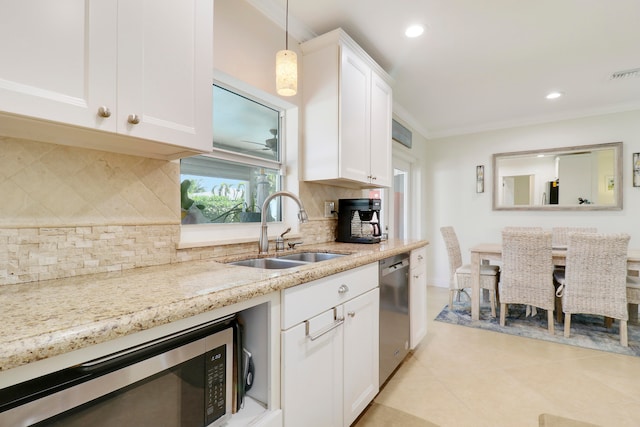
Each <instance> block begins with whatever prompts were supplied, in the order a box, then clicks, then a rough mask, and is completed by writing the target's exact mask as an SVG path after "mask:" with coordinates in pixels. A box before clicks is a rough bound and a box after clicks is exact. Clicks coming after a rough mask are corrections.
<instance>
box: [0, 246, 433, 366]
mask: <svg viewBox="0 0 640 427" xmlns="http://www.w3.org/2000/svg"><path fill="white" fill-rule="evenodd" d="M427 244H428V242H427V241H425V240H411V241H405V240H389V241H385V242H382V243H380V244H372V245H361V244H347V243H323V244H317V245H308V246H303V247H302V248H300V249H299V250H297V251H295V252H309V251H317V252H337V253H344V254H347V255H348V256H344V257H338V258H334V259H332V260H328V261H323V262H318V263H311V264H306V265H303V266H300V267H295V268H290V269H282V270H263V269H259V268H252V267H242V266H232V265H228V264H225V262H229V261H233V260H237V259H241V258H248V257H250V256H256V254H245V255H244V256H235V257H233V258H231V257H227V258H212V259H208V260H201V261H189V262H182V263H175V264H167V265H161V266H154V267H143V268H136V269H131V270H124V271H119V272H114V273H102V274H96V275H86V276H76V277H72V278H66V279H56V280H49V281H42V282H31V283H24V284H18V285H7V286H3V287H2V288H1V289H0V307H2V310H1V312H0V324H2V329H3V332H2V334H1V336H0V371H5V370H8V369H11V368H15V367H19V366H22V365H26V364H29V363H32V362H35V361H39V360H44V359H47V358H51V357H53V356H57V355H61V354H64V353H68V352H71V351H73V350H78V349H81V348H85V347H89V346H92V345H95V344H100V343H104V342H107V341H110V340H113V339H116V338H119V337H123V336H126V335H129V334H133V333H136V332H141V331H145V330H148V329H151V328H154V327H156V326H161V325H166V324H169V323H171V322H175V321H178V320H182V319H186V318H189V317H192V316H196V315H198V314H202V313H206V312H209V311H212V310H215V309H218V308H221V307H225V306H229V305H232V304H236V303H239V302H243V301H246V300H249V299H252V298H255V297H258V296H262V295H266V294H269V293H272V292H276V291H279V290H282V289H285V288H289V287H292V286H296V285H299V284H301V283H306V282H310V281H312V280H316V279H319V278H322V277H325V276H329V275H332V274H335V273H339V272H341V271H345V270H349V269H352V268H356V267H359V266H361V265H365V264H369V263H372V262H377V261H378V260H380V259H382V258H386V257H389V256H393V255H396V254H399V253H403V252H408V251H411V250H413V249H417V248H420V247H423V246H425V245H427ZM287 253H292V252H290V251H287ZM270 256H274V254H273V253H271V254H270Z"/></svg>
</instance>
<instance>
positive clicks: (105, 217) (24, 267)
mask: <svg viewBox="0 0 640 427" xmlns="http://www.w3.org/2000/svg"><path fill="white" fill-rule="evenodd" d="M179 185H180V165H179V163H178V162H167V161H162V160H155V159H147V158H143V157H137V156H126V155H121V154H113V153H107V152H102V151H96V150H88V149H81V148H74V147H67V146H62V145H55V144H48V143H40V142H35V141H26V140H20V139H15V138H8V137H0V194H2V198H3V200H2V203H0V285H7V284H16V283H26V282H36V281H41V280H48V279H58V278H64V277H72V276H79V275H85V274H95V273H104V272H115V271H120V270H126V269H131V268H136V267H144V266H151V265H161V264H168V263H175V262H183V261H189V260H197V259H206V258H214V257H220V256H229V255H234V254H240V253H246V252H251V251H254V250H255V249H256V243H255V242H251V243H241V244H233V245H219V246H209V247H198V248H189V249H177V247H176V245H177V243H178V242H179V238H180V222H179V218H180V200H179V197H180V195H179ZM300 196H301V198H302V200H303V202H304V203H305V206H306V207H307V212H308V213H309V215H310V217H311V220H310V221H309V222H308V223H306V224H302V225H301V234H302V237H301V239H300V240H303V241H304V243H305V244H314V243H324V242H328V241H334V240H335V229H336V219H332V218H328V219H327V218H322V212H323V201H324V200H337V199H338V198H350V197H361V192H359V191H357V190H348V189H341V188H338V187H331V186H323V185H320V184H312V183H304V182H301V183H300ZM256 240H257V236H256Z"/></svg>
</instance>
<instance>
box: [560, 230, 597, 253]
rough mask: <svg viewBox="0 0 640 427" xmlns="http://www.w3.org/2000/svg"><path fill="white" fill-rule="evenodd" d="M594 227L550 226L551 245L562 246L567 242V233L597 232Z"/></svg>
mask: <svg viewBox="0 0 640 427" xmlns="http://www.w3.org/2000/svg"><path fill="white" fill-rule="evenodd" d="M597 232H598V229H597V228H596V227H552V228H551V234H552V237H551V246H553V247H554V248H555V247H563V246H567V245H568V244H569V233H597Z"/></svg>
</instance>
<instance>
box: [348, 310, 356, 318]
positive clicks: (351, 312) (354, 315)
mask: <svg viewBox="0 0 640 427" xmlns="http://www.w3.org/2000/svg"><path fill="white" fill-rule="evenodd" d="M347 314H348V315H349V317H356V312H355V311H349V312H348V313H347Z"/></svg>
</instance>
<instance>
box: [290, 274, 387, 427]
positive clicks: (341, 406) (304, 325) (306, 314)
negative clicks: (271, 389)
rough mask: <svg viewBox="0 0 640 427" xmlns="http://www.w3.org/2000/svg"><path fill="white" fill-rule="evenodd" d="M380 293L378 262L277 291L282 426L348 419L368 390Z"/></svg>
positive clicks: (373, 376)
mask: <svg viewBox="0 0 640 427" xmlns="http://www.w3.org/2000/svg"><path fill="white" fill-rule="evenodd" d="M379 301H380V293H379V289H378V268H377V264H371V265H368V266H365V267H360V268H357V269H354V270H350V271H347V272H344V273H339V274H336V275H333V276H329V277H327V278H325V279H319V280H316V281H314V282H310V283H306V284H304V285H300V286H297V287H294V288H289V289H287V290H285V291H284V292H283V305H282V308H283V331H282V408H283V414H284V425H285V426H291V427H294V426H305V427H307V426H309V427H313V426H317V427H341V426H349V425H350V424H351V423H352V422H353V421H354V420H355V419H356V418H357V417H358V415H359V414H360V413H361V412H362V411H363V410H364V409H365V408H366V406H367V405H368V404H369V402H371V400H372V399H373V398H374V397H375V395H376V394H377V393H378V351H379V337H378V327H379V324H378V319H379ZM300 304H303V307H301V306H300ZM327 305H329V306H328V307H327ZM288 313H289V315H288ZM311 313H313V314H311ZM291 324H292V325H291Z"/></svg>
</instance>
